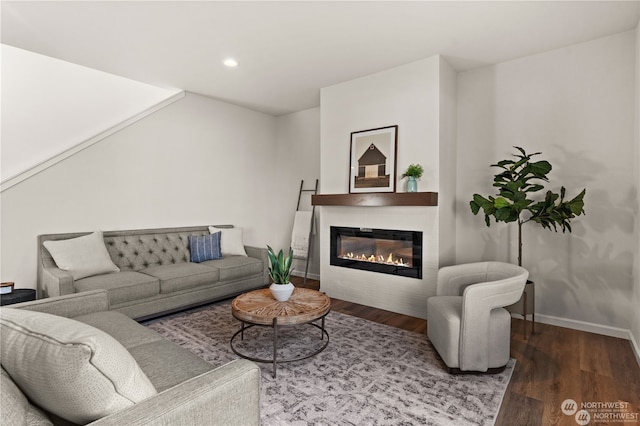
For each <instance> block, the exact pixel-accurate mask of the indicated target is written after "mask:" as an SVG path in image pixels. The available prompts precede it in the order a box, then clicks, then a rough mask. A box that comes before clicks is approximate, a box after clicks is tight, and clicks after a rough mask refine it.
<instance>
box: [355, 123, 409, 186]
mask: <svg viewBox="0 0 640 426" xmlns="http://www.w3.org/2000/svg"><path fill="white" fill-rule="evenodd" d="M397 151H398V126H397V125H395V126H387V127H378V128H376V129H369V130H360V131H357V132H352V133H351V153H350V156H349V163H350V164H349V193H351V194H354V193H366V192H396V158H397Z"/></svg>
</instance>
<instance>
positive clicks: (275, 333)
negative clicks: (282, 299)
mask: <svg viewBox="0 0 640 426" xmlns="http://www.w3.org/2000/svg"><path fill="white" fill-rule="evenodd" d="M277 367H278V318H274V319H273V378H274V379H275V378H276V368H277Z"/></svg>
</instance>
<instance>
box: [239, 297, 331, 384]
mask: <svg viewBox="0 0 640 426" xmlns="http://www.w3.org/2000/svg"><path fill="white" fill-rule="evenodd" d="M330 309H331V299H329V297H328V296H327V295H326V294H324V293H321V292H319V291H317V290H311V289H308V288H296V289H295V290H294V291H293V294H292V295H291V297H290V298H289V300H287V301H286V302H278V301H277V300H275V299H274V298H273V296H272V295H271V292H270V291H269V289H268V288H267V289H262V290H254V291H251V292H249V293H245V294H241V295H240V296H238V297H236V298H235V299H234V300H233V302H232V303H231V313H232V314H233V316H234V317H235V318H236V319H237V320H239V321H240V322H241V323H242V325H241V328H240V330H238V331H237V332H236V333H235V334H234V335H233V336H232V337H231V343H230V344H231V349H232V350H233V352H234V353H235V354H237V355H239V356H241V357H242V358H246V359H249V360H251V361H255V362H272V363H273V377H276V368H277V363H278V362H292V361H299V360H302V359H306V358H310V357H312V356H314V355H317V354H319V353H320V352H322V351H323V350H324V349H325V348H326V347H327V345H328V344H329V333H327V330H325V328H324V319H325V317H326V316H327V314H328V313H329V310H330ZM319 319H320V320H322V321H321V322H322V325H321V326H320V325H318V324H314V323H313V321H316V320H319ZM247 324H248V325H247ZM299 324H309V325H312V326H314V327H316V328H318V329H320V331H321V333H320V338H321V340H324V338H325V336H326V337H327V341H326V342H325V343H324V345H322V346H321V347H320V348H319V349H317V350H314V351H313V352H312V353H309V354H305V355H302V356H298V357H296V358H288V359H278V351H277V349H278V327H279V326H282V325H299ZM254 326H268V327H273V358H271V359H260V358H255V357H252V356H250V355H248V354H245V353H241V352H240V351H238V350H237V349H236V347H235V346H234V344H233V341H234V339H235V338H236V337H237V336H238V335H240V338H241V339H242V340H244V330H245V329H248V328H250V327H254Z"/></svg>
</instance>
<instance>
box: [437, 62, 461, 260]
mask: <svg viewBox="0 0 640 426" xmlns="http://www.w3.org/2000/svg"><path fill="white" fill-rule="evenodd" d="M456 78H457V73H456V72H455V70H454V69H453V68H452V67H451V66H450V65H449V64H448V63H447V62H446V61H444V60H440V84H439V86H440V93H439V103H440V107H439V108H440V111H439V117H440V123H439V127H438V133H439V141H440V145H439V173H440V176H439V189H438V212H439V220H440V226H439V228H440V229H439V234H440V240H439V251H440V258H439V267H443V266H448V265H453V264H455V263H456V262H455V260H456V259H455V256H456V214H457V212H456V211H457V209H456V185H457V176H456V175H457V170H458V168H457V165H456V155H457V152H458V148H457V139H456V134H457V128H456V126H457V116H456V111H457V101H456V97H457V94H456V91H457V87H456V86H457V82H456Z"/></svg>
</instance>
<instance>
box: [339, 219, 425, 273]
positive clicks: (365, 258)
mask: <svg viewBox="0 0 640 426" xmlns="http://www.w3.org/2000/svg"><path fill="white" fill-rule="evenodd" d="M329 263H330V264H331V265H334V266H342V267H344V268H354V269H362V270H365V271H373V272H380V273H383V274H391V275H400V276H403V277H412V278H422V232H418V231H400V230H393V229H371V228H346V227H341V226H332V227H331V255H330V261H329Z"/></svg>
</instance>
